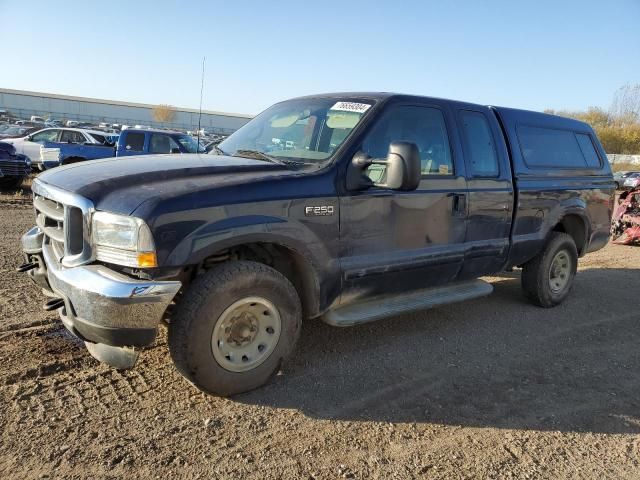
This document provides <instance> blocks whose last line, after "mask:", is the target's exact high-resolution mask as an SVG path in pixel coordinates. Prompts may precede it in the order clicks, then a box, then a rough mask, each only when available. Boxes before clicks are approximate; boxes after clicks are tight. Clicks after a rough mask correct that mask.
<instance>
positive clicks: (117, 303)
mask: <svg viewBox="0 0 640 480" xmlns="http://www.w3.org/2000/svg"><path fill="white" fill-rule="evenodd" d="M212 153H213V154H209V155H198V154H193V155H182V156H180V158H177V157H176V156H171V155H148V156H144V157H138V158H136V159H135V161H131V159H127V160H121V159H108V160H96V161H92V162H85V163H79V164H74V165H69V166H63V167H60V168H56V169H54V170H51V171H47V172H45V173H43V174H42V175H40V177H39V178H38V179H37V180H36V181H35V182H34V183H33V194H34V197H33V201H34V207H35V210H36V226H34V227H33V228H32V229H31V230H29V231H28V232H27V233H26V234H25V235H24V236H23V238H22V245H23V250H24V255H25V257H26V263H24V264H23V265H22V266H20V267H19V270H20V271H23V272H28V274H29V275H30V276H31V278H32V279H33V280H34V281H35V282H36V283H37V284H38V285H39V286H41V287H42V289H43V291H44V293H45V294H46V295H48V296H49V297H50V299H49V301H48V302H47V303H46V305H45V308H46V309H48V310H54V309H55V310H59V312H60V317H61V319H62V322H63V323H64V325H65V326H66V327H67V329H69V330H70V331H71V332H72V333H74V334H75V335H77V336H78V337H79V338H81V339H83V340H84V341H85V343H86V346H87V348H88V350H89V351H90V352H91V353H92V354H93V355H94V356H95V357H96V358H98V359H99V360H102V361H104V362H107V363H109V364H111V365H112V366H114V367H117V368H128V367H131V366H133V364H134V363H135V360H136V358H137V355H138V352H139V347H143V346H145V345H149V344H151V343H152V342H154V339H155V337H156V332H157V329H158V325H159V324H160V322H161V321H162V320H163V319H164V320H166V322H167V323H168V339H169V341H168V343H169V350H170V353H171V356H172V358H173V360H174V362H175V365H176V366H177V368H178V370H179V371H180V372H181V373H182V374H183V375H184V376H185V377H186V378H187V379H188V380H190V381H191V382H192V383H193V384H195V385H196V386H197V387H198V388H200V389H202V390H204V391H206V392H210V393H214V394H218V395H231V394H235V393H238V392H243V391H247V390H250V389H253V388H255V387H258V386H260V385H262V384H264V383H265V382H267V380H268V379H269V378H270V377H271V376H272V375H273V374H274V373H275V372H277V371H278V369H279V368H280V366H281V364H282V362H283V361H284V360H286V358H287V357H288V356H289V355H290V354H291V352H292V351H293V349H294V346H295V344H296V341H297V340H298V337H299V334H300V328H301V323H302V321H303V320H308V319H315V318H319V319H322V320H324V321H325V322H327V323H329V324H331V325H335V326H349V325H357V324H360V323H363V322H369V321H372V320H378V319H381V318H383V317H388V316H390V315H395V314H398V313H402V312H408V311H416V310H421V309H426V308H429V307H434V306H438V305H443V304H447V303H451V302H457V301H461V300H467V299H472V298H475V297H480V296H483V295H488V294H489V293H490V292H491V291H492V286H491V284H489V283H486V282H485V281H482V280H479V279H478V278H479V277H481V276H483V275H490V274H496V273H498V272H501V271H505V270H511V269H513V268H514V267H520V268H521V269H522V288H523V290H524V294H525V295H526V296H527V297H528V298H530V299H531V301H532V302H533V303H534V304H536V305H539V306H541V307H552V306H554V305H557V304H558V303H560V302H562V301H563V300H564V299H565V298H566V297H567V295H568V294H569V291H570V289H571V286H572V284H573V283H574V279H575V275H576V267H577V264H578V259H579V258H580V257H581V256H583V255H585V254H587V253H589V252H592V251H594V250H597V249H599V248H602V247H603V246H604V245H605V244H606V243H607V241H608V238H609V228H610V219H611V213H612V208H613V193H614V182H613V178H612V176H611V172H610V168H609V164H608V163H607V159H606V156H605V153H604V151H603V149H602V147H601V145H600V143H599V141H598V139H597V137H596V135H595V134H594V132H593V130H592V129H591V128H590V127H589V126H588V125H587V124H585V123H582V122H579V121H576V120H571V119H567V118H561V117H556V116H550V115H545V114H541V113H535V112H528V111H523V110H514V109H510V108H502V107H488V106H482V105H474V104H470V103H463V102H457V101H449V100H441V99H436V98H424V97H417V96H408V95H396V94H386V93H375V94H369V93H362V94H360V93H351V94H331V95H318V96H310V97H304V98H297V99H293V100H288V101H284V102H281V103H278V104H276V105H274V106H273V107H271V108H269V109H268V110H266V111H265V112H263V113H262V114H260V115H258V116H257V117H256V118H254V119H253V120H252V121H250V122H249V123H248V124H246V125H245V126H244V127H242V128H241V129H240V130H238V131H237V132H236V133H234V134H233V135H231V136H230V137H229V138H227V139H226V140H225V141H223V142H222V143H221V144H220V145H219V146H217V147H216V149H215V150H214V151H213V152H212ZM170 305H171V308H168V307H169V306H170Z"/></svg>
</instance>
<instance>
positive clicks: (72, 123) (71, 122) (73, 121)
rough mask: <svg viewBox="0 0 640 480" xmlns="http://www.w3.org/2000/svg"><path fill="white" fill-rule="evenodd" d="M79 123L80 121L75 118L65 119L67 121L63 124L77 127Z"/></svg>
mask: <svg viewBox="0 0 640 480" xmlns="http://www.w3.org/2000/svg"><path fill="white" fill-rule="evenodd" d="M79 123H80V122H78V121H77V120H67V123H66V124H65V125H66V126H67V127H77V126H78V124H79Z"/></svg>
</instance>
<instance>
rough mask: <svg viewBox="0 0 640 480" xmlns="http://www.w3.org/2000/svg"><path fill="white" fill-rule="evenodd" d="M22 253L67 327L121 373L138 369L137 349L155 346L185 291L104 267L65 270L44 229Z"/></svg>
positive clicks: (27, 239) (29, 238)
mask: <svg viewBox="0 0 640 480" xmlns="http://www.w3.org/2000/svg"><path fill="white" fill-rule="evenodd" d="M22 247H23V251H24V254H25V257H26V259H27V262H28V263H27V264H26V265H28V266H29V268H28V271H27V273H28V274H29V276H30V277H31V278H32V280H33V281H34V282H35V283H36V284H37V285H39V286H40V287H42V289H43V291H44V293H45V294H46V295H47V296H49V297H53V298H54V300H51V301H49V302H48V303H47V305H48V306H49V307H53V308H59V311H60V318H61V320H62V322H63V323H64V325H65V327H66V328H67V329H68V330H69V331H70V332H71V333H73V334H74V335H76V336H77V337H79V338H81V339H82V340H84V341H85V342H86V344H87V348H88V349H89V351H90V352H91V354H92V355H94V356H95V357H96V358H98V359H99V360H101V361H105V362H106V363H109V364H111V365H113V366H116V367H120V368H127V367H129V366H133V363H135V359H136V357H137V353H136V354H134V352H135V350H133V348H134V347H141V346H145V345H150V344H151V343H153V341H154V340H155V337H156V334H157V329H158V324H159V323H160V321H161V320H162V317H163V315H164V312H165V311H166V309H167V307H168V306H169V304H170V303H171V302H172V300H173V298H174V296H175V295H176V293H178V290H179V289H180V287H181V283H180V282H179V281H146V280H137V279H133V278H131V277H128V276H126V275H122V274H121V273H118V272H116V271H114V270H112V269H110V268H107V267H106V266H104V265H100V264H93V265H84V266H78V267H73V268H65V267H63V266H62V265H61V264H60V263H58V262H57V261H56V259H55V255H54V253H53V248H52V247H51V246H50V245H49V244H48V243H46V242H45V241H44V236H43V234H42V232H41V230H40V229H39V228H38V227H34V228H32V229H31V230H29V231H28V232H27V233H26V234H25V235H24V236H23V237H22ZM129 364H130V365H129Z"/></svg>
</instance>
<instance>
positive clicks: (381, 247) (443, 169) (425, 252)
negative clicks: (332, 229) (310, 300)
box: [340, 102, 468, 303]
mask: <svg viewBox="0 0 640 480" xmlns="http://www.w3.org/2000/svg"><path fill="white" fill-rule="evenodd" d="M453 125H454V119H453V117H452V113H451V112H450V110H449V109H448V107H447V105H446V104H445V103H444V102H443V103H434V102H429V103H428V104H415V103H410V104H407V103H397V104H392V105H389V106H387V107H386V108H385V110H384V111H383V112H382V113H381V115H380V117H379V118H378V120H377V121H376V123H375V124H374V125H373V127H372V128H371V129H370V130H369V132H368V133H366V134H365V136H364V139H363V141H362V144H361V146H360V150H361V151H362V152H364V153H366V154H368V155H370V156H372V157H374V158H384V157H386V155H387V151H388V148H389V144H390V143H392V142H395V141H408V142H412V143H415V144H416V145H417V146H418V149H419V151H420V157H421V160H422V179H421V181H420V185H419V186H418V188H417V189H416V190H415V191H411V192H402V191H393V190H388V189H383V188H378V187H372V188H369V189H368V190H364V191H354V192H348V193H347V194H346V195H343V196H341V197H340V238H341V268H342V275H343V292H344V293H343V296H342V299H341V302H342V303H349V302H351V301H353V300H356V299H358V298H361V297H370V296H374V295H381V294H393V293H399V292H407V291H410V290H413V289H418V288H424V287H429V286H435V285H439V284H444V283H448V282H451V281H452V280H455V279H456V278H457V276H458V273H459V271H460V268H461V266H462V261H463V258H464V248H465V245H464V240H465V230H466V214H467V213H466V208H467V207H466V205H467V200H468V199H467V196H466V180H465V176H464V163H463V162H462V159H461V154H460V149H459V147H458V145H459V142H458V140H457V136H455V132H454V135H450V134H451V132H453V130H454V129H453ZM367 174H368V175H369V176H370V177H371V178H372V180H373V181H379V180H382V179H383V177H384V174H385V172H384V167H383V168H380V166H379V165H374V166H372V167H371V168H370V169H369V170H368V172H367Z"/></svg>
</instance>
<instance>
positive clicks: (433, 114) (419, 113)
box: [362, 105, 453, 182]
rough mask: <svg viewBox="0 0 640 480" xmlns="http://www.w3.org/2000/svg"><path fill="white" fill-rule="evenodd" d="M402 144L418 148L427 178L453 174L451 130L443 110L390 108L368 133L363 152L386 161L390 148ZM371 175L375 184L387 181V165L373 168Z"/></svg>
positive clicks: (407, 106)
mask: <svg viewBox="0 0 640 480" xmlns="http://www.w3.org/2000/svg"><path fill="white" fill-rule="evenodd" d="M400 141H404V142H411V143H415V144H416V145H417V146H418V150H419V151H420V159H421V161H422V174H423V175H452V174H453V162H452V159H451V149H450V148H449V139H448V136H447V128H446V125H445V121H444V116H443V114H442V112H441V111H440V110H439V109H437V108H431V107H419V106H413V105H411V106H409V105H403V106H394V107H391V108H389V109H388V110H386V111H385V112H384V113H383V114H382V116H381V117H380V119H379V120H378V122H377V123H376V125H375V126H374V127H373V129H372V130H371V131H370V132H369V133H368V134H367V136H366V138H365V140H364V142H363V143H362V151H363V152H365V153H366V154H368V155H370V156H371V157H373V158H385V157H386V156H387V152H388V151H389V145H390V144H391V143H393V142H400ZM380 167H382V168H380ZM368 174H369V177H370V178H371V179H372V180H373V181H374V182H382V181H384V174H385V169H384V165H373V166H372V167H371V168H370V169H369V172H368Z"/></svg>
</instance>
